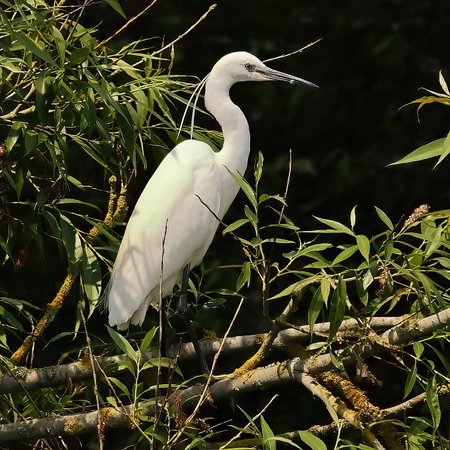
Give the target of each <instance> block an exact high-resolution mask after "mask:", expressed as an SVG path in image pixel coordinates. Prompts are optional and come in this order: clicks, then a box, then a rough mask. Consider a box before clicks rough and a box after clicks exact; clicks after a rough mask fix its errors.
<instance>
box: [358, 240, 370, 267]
mask: <svg viewBox="0 0 450 450" xmlns="http://www.w3.org/2000/svg"><path fill="white" fill-rule="evenodd" d="M356 243H357V245H358V250H359V252H360V253H361V255H362V256H363V258H364V259H365V260H366V261H367V262H369V257H370V241H369V238H368V237H367V236H364V235H363V234H358V236H356Z"/></svg>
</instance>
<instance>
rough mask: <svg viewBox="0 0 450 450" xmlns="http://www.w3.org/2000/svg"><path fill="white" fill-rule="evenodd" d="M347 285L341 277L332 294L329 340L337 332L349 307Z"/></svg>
mask: <svg viewBox="0 0 450 450" xmlns="http://www.w3.org/2000/svg"><path fill="white" fill-rule="evenodd" d="M346 302H347V285H346V283H345V281H344V280H343V279H342V278H340V279H339V282H338V285H337V287H336V289H335V290H334V292H333V295H332V296H331V302H330V335H329V337H328V340H329V341H330V340H331V339H332V338H333V337H334V336H335V334H336V332H337V330H338V328H339V327H340V325H341V323H342V321H343V320H344V317H345V311H346V309H347V306H346Z"/></svg>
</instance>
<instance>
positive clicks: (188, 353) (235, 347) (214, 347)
mask: <svg viewBox="0 0 450 450" xmlns="http://www.w3.org/2000/svg"><path fill="white" fill-rule="evenodd" d="M405 320H406V319H405V317H403V316H399V317H397V316H393V317H374V318H373V319H372V320H371V322H370V325H371V327H372V328H373V329H382V328H386V327H389V326H390V327H392V326H395V325H397V324H400V323H404V322H405ZM359 328H360V324H359V322H357V321H356V320H355V319H347V320H344V321H343V322H342V324H341V326H340V328H339V332H342V333H348V332H350V331H352V330H355V329H359ZM329 329H330V324H329V322H324V323H318V324H316V325H314V328H313V334H318V335H323V334H327V333H328V331H329ZM266 336H267V335H264V334H253V335H248V336H233V337H229V338H227V339H226V340H225V341H224V345H223V349H222V352H223V354H224V355H226V354H231V353H235V352H250V351H254V350H255V349H257V348H258V346H259V345H261V342H263V341H264V340H265V338H266ZM309 339H310V330H309V326H307V325H305V326H303V327H299V328H298V329H297V330H292V329H290V330H283V331H281V332H280V333H279V334H278V336H277V337H276V339H275V340H274V341H273V342H272V347H271V348H273V349H277V350H283V349H286V348H287V347H288V346H290V345H292V344H295V343H305V342H307V341H309ZM221 342H222V339H220V338H215V339H206V340H202V341H201V342H200V343H199V344H200V347H201V349H202V351H203V353H204V354H205V355H206V356H212V355H214V354H216V353H217V352H218V350H219V347H220V345H221ZM157 355H158V350H157V349H151V350H149V351H148V352H146V354H145V358H146V359H150V358H154V357H156V356H157ZM167 356H168V357H169V358H172V359H174V358H175V357H177V356H178V359H179V360H181V361H186V360H191V359H194V358H196V352H195V349H194V346H193V345H192V344H191V343H190V342H187V343H185V344H182V345H181V347H179V346H178V345H177V346H174V347H172V348H171V349H169V350H168V354H167ZM127 359H128V357H127V356H126V355H118V356H98V357H96V358H95V361H96V366H97V368H96V370H97V371H98V370H99V368H100V367H101V368H102V370H105V372H106V373H107V374H111V373H113V372H115V371H117V367H118V365H120V363H121V362H123V361H125V360H127ZM11 372H12V373H11V374H5V375H2V376H0V394H6V393H9V392H16V391H19V390H22V389H26V390H28V391H31V390H34V389H40V388H42V387H55V386H59V385H64V384H66V383H67V382H68V380H69V379H70V380H71V381H72V382H78V381H83V380H88V379H90V378H92V368H91V364H90V362H89V361H88V360H81V361H76V362H73V363H70V364H60V365H58V366H48V367H42V368H38V369H25V368H22V367H19V368H17V369H13V370H11ZM97 373H98V372H97Z"/></svg>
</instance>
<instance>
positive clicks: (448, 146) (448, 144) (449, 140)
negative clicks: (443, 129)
mask: <svg viewBox="0 0 450 450" xmlns="http://www.w3.org/2000/svg"><path fill="white" fill-rule="evenodd" d="M449 153H450V131H449V133H448V134H447V137H446V138H445V141H444V145H443V148H442V153H441V155H440V156H439V159H438V161H437V163H436V164H435V165H434V167H433V169H434V168H435V167H437V166H438V165H439V164H440V163H441V162H442V160H443V159H444V158H446V157H447V156H448V154H449Z"/></svg>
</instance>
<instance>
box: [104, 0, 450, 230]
mask: <svg viewBox="0 0 450 450" xmlns="http://www.w3.org/2000/svg"><path fill="white" fill-rule="evenodd" d="M144 5H145V2H137V1H135V2H132V5H131V4H124V7H125V8H126V12H127V14H129V15H132V14H134V13H136V12H138V11H139V10H140V9H142V7H143V6H144ZM209 5H211V3H210V2H207V1H196V2H185V1H182V0H171V1H167V0H166V1H160V2H159V3H156V4H155V6H154V7H153V8H152V9H151V10H150V11H149V12H148V13H147V15H146V16H144V17H143V18H142V19H139V20H138V21H137V22H135V24H134V25H133V26H132V27H130V28H129V29H128V30H127V32H126V35H123V36H121V40H122V41H123V42H124V43H125V42H127V41H128V42H129V41H130V40H133V39H139V38H144V37H155V36H163V37H164V42H165V43H167V42H169V41H170V40H172V39H174V38H176V37H177V36H178V35H179V34H181V33H182V32H184V31H185V30H186V29H187V28H188V27H189V26H190V25H191V24H192V23H194V22H195V21H196V20H197V19H198V18H199V17H200V16H201V15H202V14H203V13H204V12H205V11H206V10H207V9H208V7H209ZM449 13H450V3H449V2H446V1H436V2H423V1H408V2H405V1H400V0H397V1H379V2H370V1H360V0H354V1H328V2H306V1H289V0H286V1H283V2H275V1H273V0H272V1H270V0H263V1H256V0H248V1H245V2H231V1H229V2H221V3H218V6H217V7H216V9H215V10H214V11H213V12H212V13H211V14H210V15H209V16H208V17H207V18H206V19H205V20H204V21H203V22H201V23H200V25H199V26H198V27H197V28H196V29H195V30H194V31H193V32H191V33H190V34H189V35H188V36H187V37H185V38H184V39H182V40H181V41H180V42H179V43H178V44H176V46H175V64H174V67H173V73H176V74H193V75H197V76H199V77H200V78H202V77H203V76H204V75H205V74H206V73H207V72H208V71H209V70H210V68H211V67H212V65H213V64H214V62H215V61H216V60H217V59H218V58H220V57H221V56H222V55H224V54H226V53H228V52H231V51H235V50H247V51H249V52H251V53H254V54H255V55H257V56H258V57H260V58H261V59H265V58H270V57H273V56H277V55H280V54H283V53H288V52H290V51H293V50H296V49H298V48H300V47H302V46H304V45H306V44H308V43H309V42H311V41H314V40H316V39H318V38H322V41H321V42H319V43H318V44H317V45H315V46H314V47H312V48H309V49H308V50H306V51H305V52H304V53H303V54H297V55H294V56H292V57H289V58H286V59H282V60H280V61H275V62H273V63H272V66H273V67H274V68H277V69H279V70H283V71H286V72H289V73H292V74H295V75H298V76H300V77H303V78H306V79H308V80H310V81H313V82H315V83H316V84H318V85H319V86H320V89H319V90H313V89H308V88H304V87H293V86H288V85H280V84H279V83H272V84H270V85H269V84H267V83H245V84H241V85H237V86H236V87H235V88H234V89H233V93H232V94H233V98H234V100H235V101H236V103H238V104H239V105H240V106H241V107H242V109H243V110H244V112H245V113H246V115H247V117H248V119H249V122H250V128H251V132H252V156H251V160H250V164H249V168H250V167H252V165H253V164H252V161H253V159H254V155H256V153H257V152H258V151H261V152H263V153H264V156H265V159H266V162H267V163H266V173H265V176H264V180H263V185H262V187H263V190H265V191H268V192H271V193H276V192H279V193H282V191H283V189H284V184H285V178H286V173H287V167H288V152H289V149H292V151H293V159H294V174H293V179H292V185H291V190H290V194H289V197H288V200H289V215H290V217H291V218H293V219H294V220H295V221H296V223H298V224H299V225H300V226H310V225H311V224H312V223H313V222H312V221H311V214H315V215H320V216H325V217H329V218H334V219H336V220H347V221H348V214H349V213H350V210H351V208H352V207H353V206H355V205H358V213H359V218H358V224H359V226H360V227H361V228H360V230H361V231H364V232H367V233H370V232H371V231H372V232H373V233H375V232H376V230H373V221H374V220H375V215H374V212H373V205H377V206H378V207H380V208H382V209H383V210H384V211H385V212H386V213H387V214H388V215H389V216H391V217H392V219H393V221H394V222H396V221H397V220H400V219H401V218H402V216H404V215H408V214H409V213H410V212H411V211H412V210H413V209H414V208H415V207H416V206H418V205H419V204H421V203H424V202H425V203H428V204H430V206H431V207H432V209H441V208H445V207H447V206H448V203H449V193H448V190H447V176H448V175H447V171H448V163H447V162H444V164H442V165H441V166H440V167H438V168H437V169H435V170H432V167H433V164H434V162H432V161H426V162H423V163H417V164H414V165H408V166H399V167H386V166H387V164H389V163H390V162H393V161H395V160H397V159H399V158H400V157H402V156H404V155H405V154H407V153H409V152H410V151H412V150H413V149H415V148H417V147H418V146H420V145H422V144H424V143H427V142H429V141H431V140H434V139H437V138H441V137H444V136H445V135H446V134H447V132H448V112H447V110H446V108H444V107H440V106H434V105H433V106H431V107H427V108H425V109H424V110H422V112H421V114H420V123H419V122H418V120H417V115H416V110H415V106H408V107H405V108H404V109H401V110H400V108H401V107H402V106H403V105H405V104H406V103H408V102H409V101H411V100H413V99H415V98H418V97H420V96H422V95H425V93H424V92H419V91H418V88H419V87H421V86H423V87H427V88H430V89H432V90H437V91H440V90H441V89H440V86H439V83H438V72H439V70H443V71H444V75H447V74H448V71H447V69H448V67H449V64H448V55H449V47H450V44H449V40H448V36H447V35H448V24H447V21H446V18H447V17H449ZM103 17H108V18H107V19H102V25H101V26H100V31H101V32H102V33H103V32H104V33H105V35H108V33H109V32H110V30H113V29H115V28H117V25H118V22H116V23H115V21H116V20H117V19H119V17H118V16H113V15H111V14H110V13H109V15H108V14H106V15H105V16H103ZM116 43H117V41H116ZM159 43H160V41H158V40H156V41H154V45H155V48H157V47H158V45H159ZM449 82H450V80H449ZM200 120H201V119H200ZM205 125H207V126H210V127H217V125H215V124H214V123H213V122H212V121H205ZM151 170H153V168H152V167H151V168H150V171H151ZM150 171H149V174H148V175H150V173H151V172H150ZM250 175H251V174H250V171H248V172H247V177H249V178H250ZM237 207H239V203H238V204H237ZM230 214H231V216H229V218H230V217H233V212H231V213H230ZM230 220H231V219H230Z"/></svg>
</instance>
